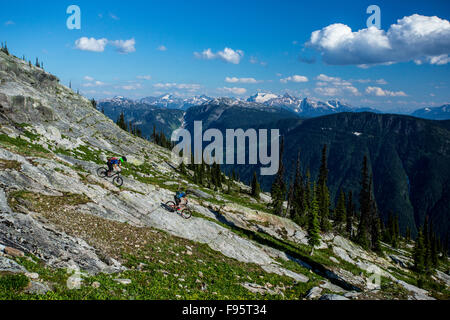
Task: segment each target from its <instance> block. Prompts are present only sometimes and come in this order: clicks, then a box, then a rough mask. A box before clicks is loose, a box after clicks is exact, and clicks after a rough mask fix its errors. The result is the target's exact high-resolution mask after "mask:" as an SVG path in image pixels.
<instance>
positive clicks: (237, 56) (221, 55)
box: [194, 48, 244, 64]
mask: <svg viewBox="0 0 450 320" xmlns="http://www.w3.org/2000/svg"><path fill="white" fill-rule="evenodd" d="M194 55H195V56H196V57H197V58H199V59H206V60H212V59H221V60H223V61H225V62H228V63H233V64H239V62H241V59H242V57H243V56H244V52H243V51H242V50H233V49H230V48H225V49H223V51H218V52H217V53H214V52H212V51H211V49H206V50H203V52H201V53H198V52H194Z"/></svg>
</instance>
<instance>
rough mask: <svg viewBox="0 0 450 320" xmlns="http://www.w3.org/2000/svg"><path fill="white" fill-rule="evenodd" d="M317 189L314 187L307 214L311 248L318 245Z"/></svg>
mask: <svg viewBox="0 0 450 320" xmlns="http://www.w3.org/2000/svg"><path fill="white" fill-rule="evenodd" d="M316 193H317V188H316V187H315V186H314V192H313V195H312V201H311V208H310V211H309V213H308V230H307V231H308V244H309V245H310V246H311V247H313V249H314V247H315V246H318V245H319V244H320V227H319V218H318V214H319V204H318V202H317V198H316Z"/></svg>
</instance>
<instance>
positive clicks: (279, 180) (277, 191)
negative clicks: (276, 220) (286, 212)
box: [269, 138, 286, 216]
mask: <svg viewBox="0 0 450 320" xmlns="http://www.w3.org/2000/svg"><path fill="white" fill-rule="evenodd" d="M283 153H284V139H283V138H281V145H280V157H279V159H280V160H279V162H280V163H279V167H278V172H277V175H276V177H275V180H274V182H273V184H272V188H271V190H270V194H271V196H272V202H271V203H270V204H269V207H271V209H272V213H273V214H276V215H278V216H283V203H284V200H285V198H286V183H285V181H284V166H283Z"/></svg>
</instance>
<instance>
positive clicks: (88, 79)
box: [83, 76, 94, 81]
mask: <svg viewBox="0 0 450 320" xmlns="http://www.w3.org/2000/svg"><path fill="white" fill-rule="evenodd" d="M83 79H84V80H86V81H94V78H92V77H90V76H85V77H84V78H83Z"/></svg>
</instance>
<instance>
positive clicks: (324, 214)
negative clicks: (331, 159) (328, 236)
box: [317, 145, 331, 232]
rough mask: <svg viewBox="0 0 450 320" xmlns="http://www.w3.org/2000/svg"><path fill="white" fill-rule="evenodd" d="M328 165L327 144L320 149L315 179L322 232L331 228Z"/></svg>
mask: <svg viewBox="0 0 450 320" xmlns="http://www.w3.org/2000/svg"><path fill="white" fill-rule="evenodd" d="M327 181H328V167H327V145H324V146H323V149H322V160H321V163H320V169H319V177H318V180H317V188H318V193H317V201H318V203H319V216H320V229H321V230H322V231H323V232H326V231H329V230H330V228H331V225H330V221H329V214H330V193H329V191H328V187H327Z"/></svg>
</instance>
